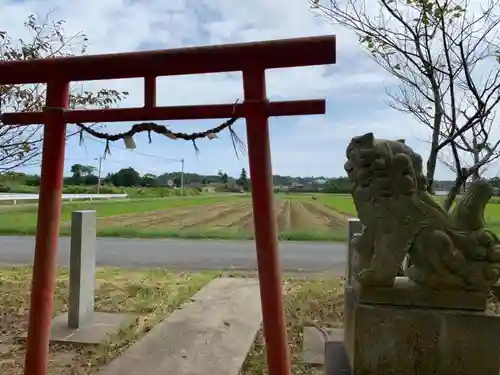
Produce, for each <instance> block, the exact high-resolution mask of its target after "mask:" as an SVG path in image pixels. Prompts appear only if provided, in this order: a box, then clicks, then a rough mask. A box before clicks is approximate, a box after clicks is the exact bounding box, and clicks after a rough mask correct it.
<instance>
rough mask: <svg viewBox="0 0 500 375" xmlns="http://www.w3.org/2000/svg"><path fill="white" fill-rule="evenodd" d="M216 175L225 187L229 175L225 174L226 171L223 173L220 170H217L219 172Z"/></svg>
mask: <svg viewBox="0 0 500 375" xmlns="http://www.w3.org/2000/svg"><path fill="white" fill-rule="evenodd" d="M217 175H218V176H219V178H220V180H221V182H222V183H223V184H224V186H225V187H227V183H228V181H229V176H228V175H227V173H223V172H222V170H219V173H218V174H217Z"/></svg>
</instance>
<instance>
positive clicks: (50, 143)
mask: <svg viewBox="0 0 500 375" xmlns="http://www.w3.org/2000/svg"><path fill="white" fill-rule="evenodd" d="M335 41H336V40H335V36H333V35H330V36H319V37H311V38H298V39H285V40H276V41H269V42H257V43H241V44H229V45H221V46H207V47H194V48H182V49H171V50H158V51H148V52H134V53H119V54H106V55H94V56H81V57H67V58H54V59H43V60H32V61H11V62H0V85H13V84H30V83H47V100H46V107H45V109H44V111H43V112H34V113H5V114H3V115H2V121H3V123H4V124H8V125H30V124H42V123H43V124H44V125H45V127H44V140H43V153H42V168H41V182H40V199H39V206H38V224H37V234H36V245H35V259H34V268H33V281H32V291H31V301H30V311H29V327H28V341H27V348H26V366H25V372H24V373H25V375H46V373H47V370H46V367H47V359H48V345H49V338H50V325H51V318H52V303H53V290H54V281H55V274H56V257H57V251H58V241H57V240H58V236H59V219H60V212H61V194H62V187H63V170H64V152H65V143H66V124H67V123H77V122H81V123H84V122H118V121H141V120H144V121H148V120H149V121H154V120H187V119H208V118H230V117H245V119H246V128H247V138H248V155H249V164H250V176H251V179H252V204H253V212H254V223H255V243H256V248H257V264H258V271H259V280H260V294H261V301H262V302H261V303H262V315H263V323H264V334H265V340H266V354H267V360H268V368H269V374H270V375H290V357H289V350H288V342H287V333H286V319H285V312H284V304H283V289H282V284H281V283H282V279H281V270H280V260H279V253H278V240H277V238H278V235H277V234H278V233H277V227H276V220H275V212H274V196H273V184H272V169H271V151H270V142H269V129H268V117H269V116H293V115H312V114H324V113H325V101H324V100H303V101H281V102H268V100H267V98H266V82H265V71H266V69H273V68H288V67H298V66H309V65H322V64H333V63H335V57H336V53H335V46H336V44H335ZM231 71H242V72H243V88H244V102H243V104H238V105H236V106H235V105H234V104H222V105H221V104H219V105H201V106H176V107H156V78H157V77H160V76H169V75H184V74H201V73H219V72H231ZM137 77H142V78H144V107H142V108H123V109H98V110H74V111H69V110H67V108H68V100H69V83H70V82H71V81H86V80H104V79H122V78H137Z"/></svg>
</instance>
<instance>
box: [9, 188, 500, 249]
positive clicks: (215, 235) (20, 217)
mask: <svg viewBox="0 0 500 375" xmlns="http://www.w3.org/2000/svg"><path fill="white" fill-rule="evenodd" d="M311 195H315V196H316V198H317V202H318V203H321V204H323V205H325V206H327V207H329V208H331V209H333V210H336V211H338V212H341V213H343V214H345V215H349V216H350V215H352V216H356V210H355V207H354V203H353V201H352V198H351V197H350V196H349V195H332V194H283V193H280V194H277V195H276V198H277V199H290V200H307V201H310V200H311ZM247 199H249V195H248V194H242V195H223V194H215V195H201V196H195V197H184V198H179V197H168V198H155V199H130V200H119V201H94V202H89V201H85V202H83V201H80V202H72V203H68V202H67V203H64V204H63V209H62V213H61V222H62V223H66V225H61V230H60V234H61V235H69V234H70V228H69V226H68V225H67V223H69V221H70V219H71V213H72V212H73V211H75V210H86V209H92V210H96V212H97V216H98V217H108V216H117V215H126V214H134V213H144V212H152V211H156V210H165V209H169V208H178V207H189V206H209V205H211V204H215V203H220V202H229V201H239V200H247ZM36 209H37V206H36V205H19V206H9V207H5V206H2V207H0V213H2V214H3V215H1V216H0V235H34V234H35V233H36V222H37V214H36ZM200 209H201V207H200ZM485 216H486V220H487V223H488V225H489V227H490V228H491V229H492V230H493V231H494V232H495V233H497V234H498V235H500V200H499V199H498V198H497V197H495V198H493V199H492V201H491V203H490V204H488V206H487V207H486V214H485ZM97 235H98V236H100V237H124V238H178V239H200V240H205V239H219V240H252V239H254V236H253V233H249V232H245V231H239V230H236V229H232V228H224V229H214V230H208V229H207V230H206V231H204V230H196V231H194V230H187V229H181V230H170V229H167V228H165V229H163V230H162V229H147V228H137V227H133V226H120V224H119V223H117V224H116V226H111V227H110V226H107V227H104V228H99V229H98V232H97ZM346 237H347V231H346V230H340V231H326V230H325V231H321V230H317V231H312V232H298V231H293V232H281V233H279V240H280V241H311V242H314V241H340V242H342V241H345V240H346Z"/></svg>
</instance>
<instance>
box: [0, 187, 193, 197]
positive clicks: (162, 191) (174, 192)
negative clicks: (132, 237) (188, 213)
mask: <svg viewBox="0 0 500 375" xmlns="http://www.w3.org/2000/svg"><path fill="white" fill-rule="evenodd" d="M0 193H16V194H37V193H38V187H37V186H27V185H13V184H12V185H6V184H0ZM96 193H97V187H96V186H85V185H69V186H64V187H63V194H96ZM123 193H126V194H127V195H128V196H129V197H130V198H162V197H175V196H180V195H181V190H180V189H170V188H165V187H157V188H147V187H129V188H122V187H117V186H113V185H103V186H101V188H100V189H99V194H123ZM199 194H201V189H184V195H185V196H193V195H199Z"/></svg>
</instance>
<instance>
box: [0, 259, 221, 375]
mask: <svg viewBox="0 0 500 375" xmlns="http://www.w3.org/2000/svg"><path fill="white" fill-rule="evenodd" d="M31 271H32V269H31V268H30V267H16V268H0V306H1V309H0V374H2V375H18V374H19V375H21V374H23V366H24V354H25V353H24V345H23V343H22V342H20V341H19V340H18V339H17V338H18V337H19V336H20V334H22V333H23V332H25V331H26V329H27V315H28V303H29V292H30V286H31ZM216 276H217V273H214V272H202V273H174V272H167V271H164V270H147V271H131V270H122V269H112V268H106V269H99V270H98V271H97V275H96V279H97V280H96V284H97V287H98V289H97V290H96V310H98V311H105V312H118V311H119V312H136V313H138V314H140V315H139V316H140V317H139V318H138V319H137V320H136V323H135V324H133V325H132V326H129V327H123V329H122V330H120V331H119V332H118V333H117V334H115V335H112V336H109V337H108V338H107V340H106V341H105V342H103V343H102V344H100V345H98V346H82V347H76V346H73V345H59V344H56V345H51V348H50V363H49V369H48V373H49V374H51V375H70V374H71V375H84V374H85V375H86V374H92V373H95V372H96V371H97V369H98V368H99V367H100V366H102V365H103V364H106V363H108V362H109V361H110V360H111V359H113V358H115V357H116V356H118V355H119V354H120V353H121V352H123V351H124V350H125V349H126V348H128V347H129V346H130V345H131V344H132V343H133V342H135V341H136V340H137V339H138V338H139V337H141V336H142V335H144V334H145V333H146V332H148V331H149V330H150V329H151V328H152V327H153V326H154V325H155V324H156V323H158V322H159V321H160V320H162V319H163V318H165V316H167V315H168V314H169V313H170V312H172V311H173V310H175V309H176V308H177V307H179V306H180V305H181V304H182V303H183V302H185V301H187V300H189V298H190V297H191V296H192V295H193V294H195V293H196V292H197V291H198V290H199V289H201V288H202V287H203V286H204V285H205V284H206V283H208V282H209V281H210V280H212V279H213V278H214V277H216ZM67 302H68V274H67V270H61V271H60V272H59V274H58V277H57V285H56V293H55V297H54V316H55V315H57V314H59V313H61V312H64V311H65V310H66V309H67Z"/></svg>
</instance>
